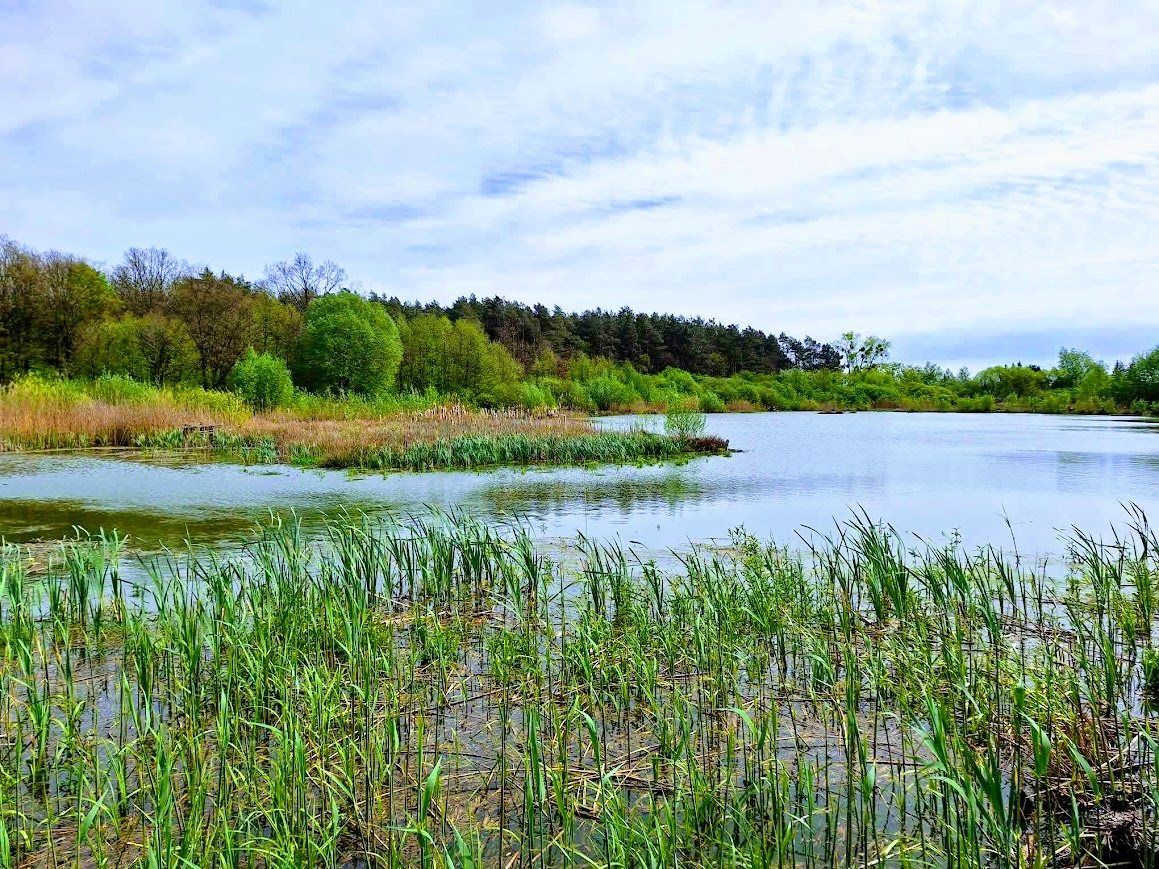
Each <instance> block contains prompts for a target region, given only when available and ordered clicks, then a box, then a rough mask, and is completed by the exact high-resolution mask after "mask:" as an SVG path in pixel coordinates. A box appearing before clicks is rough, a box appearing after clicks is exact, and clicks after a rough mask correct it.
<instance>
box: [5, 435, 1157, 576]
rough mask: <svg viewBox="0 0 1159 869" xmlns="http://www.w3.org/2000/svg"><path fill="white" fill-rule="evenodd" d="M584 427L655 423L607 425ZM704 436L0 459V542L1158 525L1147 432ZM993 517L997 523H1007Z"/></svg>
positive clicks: (1152, 440) (995, 530) (633, 537)
mask: <svg viewBox="0 0 1159 869" xmlns="http://www.w3.org/2000/svg"><path fill="white" fill-rule="evenodd" d="M599 424H600V425H602V426H627V425H639V424H645V425H650V426H652V427H660V426H662V420H660V419H659V418H649V417H613V418H607V419H602V420H600V421H599ZM708 430H709V432H711V433H713V434H719V435H721V436H723V437H727V438H728V439H729V440H730V441H731V444H732V446H733V448H735V449H737V450H740V452H738V453H737V454H736V455H733V456H731V457H728V458H720V457H714V458H701V459H696V460H693V461H690V462H688V463H686V464H682V465H666V466H651V467H599V468H567V469H532V470H496V471H485V472H480V473H458V472H436V473H428V474H390V475H386V476H382V475H365V474H363V475H355V474H349V473H346V472H342V471H321V470H301V469H296V468H290V467H282V466H273V467H270V466H262V467H239V466H235V465H223V464H208V465H195V466H187V467H165V466H161V465H157V464H151V463H146V462H136V461H127V460H123V459H111V458H94V457H91V456H82V455H62V454H55V455H37V456H22V455H15V454H9V455H0V536H3V537H5V538H6V539H8V540H12V541H26V540H32V539H36V538H42V537H43V538H48V537H55V536H60V535H62V534H68V533H70V529H71V528H72V526H74V525H79V526H82V527H85V528H87V529H88V530H96V529H98V528H102V527H103V528H105V529H110V528H117V529H118V530H120V531H121V532H123V533H127V534H129V535H131V537H132V538H133V539H134V540H135V541H136V543H137V544H138V545H140V546H143V547H146V548H148V547H154V546H157V545H168V546H175V545H179V544H180V543H181V541H182V540H183V539H184V538H185V537H186V535H188V536H189V537H190V538H191V539H193V540H194V541H196V542H205V543H225V544H227V543H229V542H230V541H233V540H239V539H242V538H243V537H244V536H245V535H246V534H247V533H248V531H249V530H250V529H251V528H252V526H253V525H254V523H256V522H258V521H261V520H262V519H263V517H266V516H268V515H269V513H270V512H271V511H274V512H285V511H289V510H291V509H292V510H294V511H296V512H297V513H299V514H300V515H302V516H303V517H304V519H305V520H306V521H307V522H316V521H317V520H318V518H319V517H321V516H326V515H336V514H338V513H340V512H341V511H343V510H351V511H370V512H378V511H395V512H403V513H405V512H417V511H422V510H424V509H425V508H426V507H428V506H437V507H443V508H462V509H465V510H468V511H472V512H475V513H479V514H482V515H485V516H487V517H492V518H495V519H502V520H509V519H513V518H516V517H518V518H522V519H523V520H526V521H527V522H529V523H530V524H531V526H532V528H533V529H534V531H535V532H536V533H537V534H539V535H540V536H543V537H546V538H557V537H564V536H571V535H574V533H575V532H577V531H578V532H582V533H583V534H585V535H588V536H595V537H609V538H610V537H619V538H620V539H622V540H624V541H625V542H630V541H634V542H638V543H640V544H642V545H643V546H646V547H648V548H651V549H655V550H665V549H668V548H681V547H683V546H685V545H686V544H687V543H688V541H690V540H691V541H706V540H721V539H727V537H728V532H729V530H730V529H731V528H734V527H736V526H740V525H743V526H745V527H746V528H747V529H748V530H749V531H751V532H753V533H755V534H757V535H759V536H762V537H773V538H775V539H777V540H779V541H782V542H788V543H792V542H793V541H794V539H795V537H794V535H795V534H796V533H797V532H799V531H801V530H802V529H803V528H805V527H809V526H811V527H814V528H821V529H831V528H832V527H833V521H834V517H836V518H838V519H842V518H849V517H850V516H851V511H852V510H853V509H855V508H861V509H864V510H865V511H866V513H868V515H869V516H870V517H872V518H874V519H881V520H884V521H887V522H890V523H892V524H893V525H894V526H895V527H897V528H898V529H899V530H902V531H906V532H913V533H916V534H920V535H923V536H926V537H928V538H932V539H934V540H942V539H944V538H945V535H947V534H949V533H951V532H955V531H956V532H959V533H960V534H961V535H962V537H963V539H964V540H965V542H966V543H967V544H969V545H976V544H982V543H994V544H998V545H1002V546H1003V547H1004V548H1007V549H1009V548H1010V542H1011V531H1013V534H1014V536H1015V539H1016V540H1017V544H1018V547H1019V549H1020V550H1021V551H1024V552H1027V553H1035V554H1042V553H1048V552H1057V551H1058V550H1059V549H1060V544H1059V532H1060V530H1065V529H1067V528H1069V526H1071V525H1077V526H1078V527H1080V528H1082V529H1084V530H1086V531H1092V532H1098V533H1106V532H1108V531H1109V529H1110V528H1111V526H1112V523H1113V524H1115V525H1117V526H1118V527H1119V528H1123V527H1125V525H1126V520H1127V515H1126V512H1125V511H1124V509H1123V506H1122V505H1123V504H1124V503H1127V502H1133V503H1135V504H1138V505H1139V506H1140V507H1142V508H1143V509H1144V510H1146V511H1148V512H1149V513H1151V514H1152V515H1159V425H1157V424H1155V423H1151V422H1147V421H1143V420H1139V419H1134V418H1108V417H1074V416H1030V415H1021V414H1011V415H1004V414H991V415H962V414H954V415H951V414H902V413H856V414H842V415H822V414H816V413H759V414H719V415H713V416H710V417H709V419H708ZM1007 519H1008V520H1009V523H1010V527H1007Z"/></svg>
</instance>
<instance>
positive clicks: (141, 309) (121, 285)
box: [111, 247, 193, 314]
mask: <svg viewBox="0 0 1159 869" xmlns="http://www.w3.org/2000/svg"><path fill="white" fill-rule="evenodd" d="M192 272H193V269H192V267H191V266H190V265H189V263H187V262H185V261H184V260H179V259H177V258H176V257H174V256H173V255H172V254H171V253H169V251H167V250H165V249H164V248H158V247H150V248H140V247H131V248H129V249H128V250H127V251H125V260H124V262H122V263H121V264H120V265H119V266H117V267H116V268H115V269H113V273H112V276H111V277H112V283H113V289H115V290H116V291H117V294H118V295H119V296H120V297H121V299H122V300H123V301H124V303H125V307H126V308H128V310H129V311H131V312H132V313H134V314H147V313H149V312H150V311H155V310H157V309H159V308H162V307H164V305H165V303H166V302H167V301H168V299H169V294H170V292H171V291H172V289H173V285H174V284H176V283H177V282H178V281H179V280H181V279H182V278H185V277H189V276H190V275H191V274H192Z"/></svg>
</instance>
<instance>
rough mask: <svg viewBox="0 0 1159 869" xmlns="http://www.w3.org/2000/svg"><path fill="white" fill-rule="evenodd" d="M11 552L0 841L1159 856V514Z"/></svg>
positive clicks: (422, 534)
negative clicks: (657, 536)
mask: <svg viewBox="0 0 1159 869" xmlns="http://www.w3.org/2000/svg"><path fill="white" fill-rule="evenodd" d="M118 547H119V541H118V540H117V538H115V537H112V536H108V535H104V536H100V537H80V538H78V539H76V540H73V541H70V542H66V543H63V544H60V545H59V547H58V548H56V549H55V551H54V552H52V553H51V555H50V556H46V555H45V553H44V552H43V551H41V552H38V553H36V561H35V563H36V565H37V568H36V570H35V571H30V570H29V569H28V560H27V557H26V553H25V552H24V551H23V550H21V549H19V548H15V547H8V548H6V549H5V550H4V557H3V561H2V567H0V627H2V634H0V653H2V657H0V666H2V669H0V681H2V684H3V691H2V692H0V722H2V733H3V735H4V740H3V742H2V743H0V865H6V866H11V865H22V866H28V865H42V866H48V865H58V866H64V865H88V866H112V865H126V864H129V863H135V862H140V863H141V864H142V865H152V866H189V865H224V866H275V865H281V866H287V865H351V866H353V865H424V866H436V865H439V866H443V865H454V866H479V865H502V866H517V865H541V864H542V865H564V866H567V865H572V866H583V865H592V864H596V865H620V866H660V865H674V864H676V863H680V864H683V865H690V866H697V865H700V866H740V865H743V866H774V865H777V866H786V865H806V866H810V865H811V866H828V865H834V864H839V865H876V864H890V865H930V864H934V865H943V864H948V865H955V866H979V867H981V866H1046V865H1096V864H1095V861H1104V862H1107V863H1114V862H1116V861H1127V862H1131V863H1134V864H1138V863H1140V862H1147V863H1149V862H1150V861H1151V859H1152V855H1153V845H1154V834H1155V820H1156V819H1155V810H1156V798H1157V797H1159V790H1157V783H1159V778H1157V776H1156V773H1157V769H1156V764H1157V762H1159V761H1157V759H1156V753H1155V727H1154V721H1153V717H1152V713H1151V711H1150V702H1151V700H1152V699H1153V697H1154V694H1153V690H1154V685H1155V684H1156V681H1157V679H1156V675H1155V674H1156V672H1157V668H1156V663H1155V661H1156V657H1155V652H1154V651H1153V647H1152V640H1153V636H1152V635H1153V624H1154V617H1155V612H1156V607H1157V606H1159V589H1157V587H1156V578H1157V577H1156V566H1155V561H1154V558H1155V553H1156V551H1159V540H1157V539H1156V535H1155V532H1154V531H1153V529H1151V528H1150V527H1149V526H1148V525H1147V523H1146V520H1145V517H1143V516H1142V515H1141V514H1136V515H1135V517H1134V521H1133V522H1132V523H1131V527H1130V529H1128V530H1126V531H1125V532H1124V536H1123V537H1122V538H1121V539H1118V540H1114V541H1111V542H1108V543H1100V542H1097V541H1095V540H1093V539H1091V538H1089V537H1086V536H1084V535H1082V534H1079V533H1075V535H1074V536H1073V537H1072V539H1071V540H1070V541H1069V558H1068V560H1067V564H1066V569H1065V570H1063V571H1061V572H1055V573H1051V572H1049V571H1046V570H1044V569H1041V568H1040V567H1038V566H1036V565H1034V564H1031V563H1025V562H1022V561H1020V560H1018V559H1017V558H1015V557H1008V556H1005V555H1003V554H1002V553H1000V552H997V551H995V550H981V551H975V552H967V551H963V550H962V549H961V548H959V547H957V546H955V545H953V544H950V545H948V546H944V547H925V548H919V549H918V550H917V551H910V547H907V546H906V545H904V544H903V543H902V539H901V537H900V536H899V535H898V534H897V533H896V532H894V531H893V530H892V529H890V528H887V527H883V526H880V525H876V524H873V523H870V522H869V521H868V520H866V519H864V518H860V519H855V520H853V521H851V522H849V523H846V524H844V525H842V526H839V527H838V528H837V529H836V530H835V531H834V533H833V534H832V535H831V536H830V537H828V538H826V539H822V538H813V540H812V543H811V545H809V546H801V547H799V548H798V549H797V550H791V549H787V548H784V547H781V546H778V545H773V544H769V543H766V542H762V541H759V540H757V539H755V538H753V537H751V536H750V535H748V534H746V533H744V532H743V531H737V532H736V533H735V535H734V538H733V540H732V544H731V545H730V546H728V547H725V548H717V549H705V548H693V549H691V550H688V551H686V552H684V553H682V554H681V556H680V558H679V561H677V562H675V563H674V564H672V565H671V566H667V567H666V566H661V565H659V564H657V563H656V562H654V561H651V560H648V559H646V558H638V557H635V556H634V555H633V554H632V553H631V552H630V551H626V550H625V549H623V548H622V547H621V546H619V545H618V544H614V543H608V542H601V541H596V540H589V539H584V538H579V539H577V540H575V541H573V542H572V544H570V545H568V546H565V547H563V548H556V547H553V548H551V549H550V550H549V549H547V548H546V547H544V546H543V545H542V544H539V543H537V542H535V541H534V540H533V539H532V538H531V537H530V536H529V535H528V534H527V533H526V532H525V531H523V530H521V529H520V528H519V527H511V528H507V529H497V528H496V526H494V525H488V524H484V523H482V522H479V521H476V520H474V519H472V518H470V517H467V516H462V515H428V516H423V517H420V518H416V519H412V520H407V521H397V520H391V519H382V518H379V519H370V518H357V517H347V518H346V519H343V520H341V521H334V522H331V523H330V524H328V525H327V526H326V527H325V529H324V533H323V535H322V538H321V539H313V540H310V539H306V538H305V537H304V536H303V534H302V531H301V528H300V527H299V526H298V525H297V524H295V523H294V522H293V521H287V522H275V523H273V524H271V525H269V526H267V527H266V528H264V529H263V530H261V531H260V532H256V533H255V536H254V537H253V539H252V540H251V542H250V543H249V545H248V546H247V547H246V548H245V549H244V551H242V552H239V553H237V554H235V555H232V556H229V557H225V556H222V555H220V554H215V553H213V552H199V551H196V550H191V551H190V552H188V553H186V554H181V555H176V554H175V555H173V556H171V557H168V558H161V559H150V560H147V561H143V562H141V563H139V564H126V562H125V561H124V559H122V558H121V555H120V553H119V552H118Z"/></svg>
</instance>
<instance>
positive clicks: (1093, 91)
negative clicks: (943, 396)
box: [0, 0, 1159, 368]
mask: <svg viewBox="0 0 1159 869" xmlns="http://www.w3.org/2000/svg"><path fill="white" fill-rule="evenodd" d="M1157 45H1159V4H1156V3H1154V2H1147V3H1111V2H1090V3H1075V4H1067V3H1050V2H1034V3H1011V2H1008V0H1007V2H977V3H973V2H942V3H921V2H899V3H888V2H869V0H867V2H859V3H842V4H828V3H823V2H818V0H811V2H802V3H795V2H771V0H766V2H756V3H745V2H724V3H689V2H680V0H663V2H640V3H632V2H618V3H609V4H604V5H601V4H582V3H561V4H554V3H466V2H459V3H441V2H429V3H423V4H414V3H410V4H400V5H397V6H393V5H392V4H388V3H345V2H340V0H331V2H326V3H318V2H272V0H271V2H262V0H217V2H208V3H204V2H184V0H169V2H165V3H156V2H153V0H131V2H113V0H109V2H101V3H97V2H87V3H80V2H59V0H0V233H4V234H7V235H10V236H12V237H13V238H16V239H18V240H20V241H23V242H26V243H28V244H30V245H33V246H35V247H39V248H58V249H62V250H68V251H74V252H77V253H83V254H86V255H88V256H91V257H93V258H94V259H97V260H101V261H104V262H115V261H116V260H118V259H119V257H120V254H121V252H122V251H123V250H124V249H125V248H126V247H128V246H130V245H139V246H149V245H157V246H163V247H168V248H169V249H170V250H171V251H173V252H174V253H175V254H178V255H179V256H181V257H184V258H186V259H189V260H191V261H195V262H201V263H209V264H211V265H213V266H214V267H216V268H225V269H227V270H230V271H234V272H242V273H245V274H246V275H249V276H252V277H257V276H259V275H260V274H261V271H262V268H263V266H264V265H265V264H266V263H268V262H270V261H273V260H277V259H282V258H285V257H287V256H290V255H291V254H292V253H293V252H294V251H296V250H307V251H310V252H311V253H313V254H314V255H315V257H317V258H331V259H334V260H336V261H337V262H339V263H341V264H342V265H343V266H345V268H346V269H347V271H348V272H349V273H350V275H351V276H352V277H353V278H356V279H357V280H358V281H359V282H360V284H361V286H362V287H363V288H364V289H367V290H370V289H375V290H380V291H385V292H388V293H393V294H398V295H401V296H403V297H410V298H420V299H430V298H436V299H440V300H449V299H451V298H454V297H455V296H457V295H460V294H462V293H470V292H474V293H477V294H481V295H482V294H491V293H500V294H502V295H505V296H508V297H510V298H517V299H522V300H525V301H532V302H536V301H542V302H545V303H547V304H549V305H550V304H559V305H561V306H563V307H565V308H568V309H573V308H574V309H582V308H587V307H594V306H597V305H598V306H603V307H605V308H618V307H620V306H622V305H625V304H626V305H630V306H632V307H634V308H638V309H643V310H661V311H671V312H676V313H686V314H699V315H703V316H709V317H715V318H717V319H719V320H724V321H729V322H740V323H743V324H751V325H754V326H758V327H760V328H764V329H771V330H774V331H778V332H779V331H782V330H783V331H787V332H790V333H792V334H799V335H803V334H806V333H808V334H811V335H814V336H815V337H818V338H823V339H828V338H832V337H834V336H835V335H837V334H838V333H840V332H841V331H843V330H844V329H846V328H854V329H857V330H859V331H862V332H875V333H878V334H881V335H884V336H887V337H890V338H892V339H893V340H894V344H895V352H894V358H898V359H901V360H903V361H924V360H925V359H938V360H940V361H943V362H946V363H948V364H951V365H954V366H957V365H960V364H966V365H970V366H971V367H974V368H976V367H978V366H980V365H983V364H986V363H988V362H992V361H1006V360H1013V359H1023V360H1024V361H1043V362H1045V361H1049V360H1050V359H1051V358H1052V357H1053V356H1054V354H1055V352H1056V350H1057V347H1058V346H1059V345H1060V344H1063V343H1065V344H1068V345H1069V344H1079V345H1083V346H1088V347H1090V348H1092V349H1094V350H1095V351H1096V352H1097V353H1098V354H1100V355H1102V356H1104V357H1106V358H1108V359H1110V358H1116V357H1129V356H1130V355H1131V354H1132V353H1133V352H1135V351H1136V350H1139V349H1142V348H1143V347H1144V346H1150V345H1153V344H1155V343H1156V342H1159V51H1157V50H1156V46H1157Z"/></svg>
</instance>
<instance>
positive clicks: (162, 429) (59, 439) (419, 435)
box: [0, 378, 728, 471]
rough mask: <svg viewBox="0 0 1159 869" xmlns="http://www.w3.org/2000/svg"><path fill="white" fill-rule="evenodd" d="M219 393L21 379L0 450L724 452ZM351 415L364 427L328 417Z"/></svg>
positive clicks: (515, 454) (407, 464) (534, 459)
mask: <svg viewBox="0 0 1159 869" xmlns="http://www.w3.org/2000/svg"><path fill="white" fill-rule="evenodd" d="M234 398H235V397H233V396H230V395H229V394H228V393H215V392H210V391H205V390H196V389H175V390H160V389H156V388H153V387H146V386H142V385H140V384H134V383H132V382H131V381H125V380H124V379H123V378H121V379H117V378H106V379H105V380H98V381H94V382H92V383H87V384H82V383H80V382H77V381H41V380H37V379H36V378H25V379H23V380H21V381H18V382H17V383H16V384H14V385H12V386H9V387H8V388H6V389H5V390H3V391H0V450H4V449H8V450H20V451H50V450H84V449H112V450H117V451H121V452H130V453H131V452H140V451H147V452H149V453H152V454H162V455H167V456H170V457H173V458H179V459H183V460H190V459H192V460H198V459H201V460H204V459H229V460H234V461H243V462H254V463H279V462H280V463H289V464H296V465H302V466H321V467H330V468H361V469H368V470H382V471H386V470H416V471H419V470H434V469H469V468H481V467H490V466H498V465H537V464H551V465H561V464H587V463H592V462H615V463H627V462H646V461H661V460H665V459H672V458H679V457H681V456H685V455H704V454H720V453H725V452H727V447H728V445H727V443H726V442H724V441H720V440H713V439H709V440H705V439H702V438H682V437H665V436H660V435H655V434H647V433H641V432H598V431H597V430H596V429H595V427H594V426H593V424H592V422H591V420H590V419H589V418H588V417H586V416H581V415H577V414H567V413H556V412H551V413H545V412H541V413H532V412H529V411H527V410H505V411H493V410H472V409H468V408H465V407H462V406H460V405H454V404H452V405H441V406H435V407H427V408H424V409H421V410H405V409H399V407H398V406H395V405H394V404H390V405H387V404H381V405H372V404H371V403H368V402H359V401H353V402H349V403H343V402H338V401H335V400H321V399H311V400H310V401H308V402H304V403H302V405H301V406H300V407H296V408H292V409H283V410H278V411H273V412H268V413H253V412H251V411H250V410H248V409H247V408H246V407H245V406H244V405H243V404H241V402H240V400H237V401H234V400H233V399H234ZM340 409H344V410H345V411H347V412H354V411H357V412H358V413H362V414H367V415H366V416H346V415H343V414H342V413H339V410H340Z"/></svg>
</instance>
